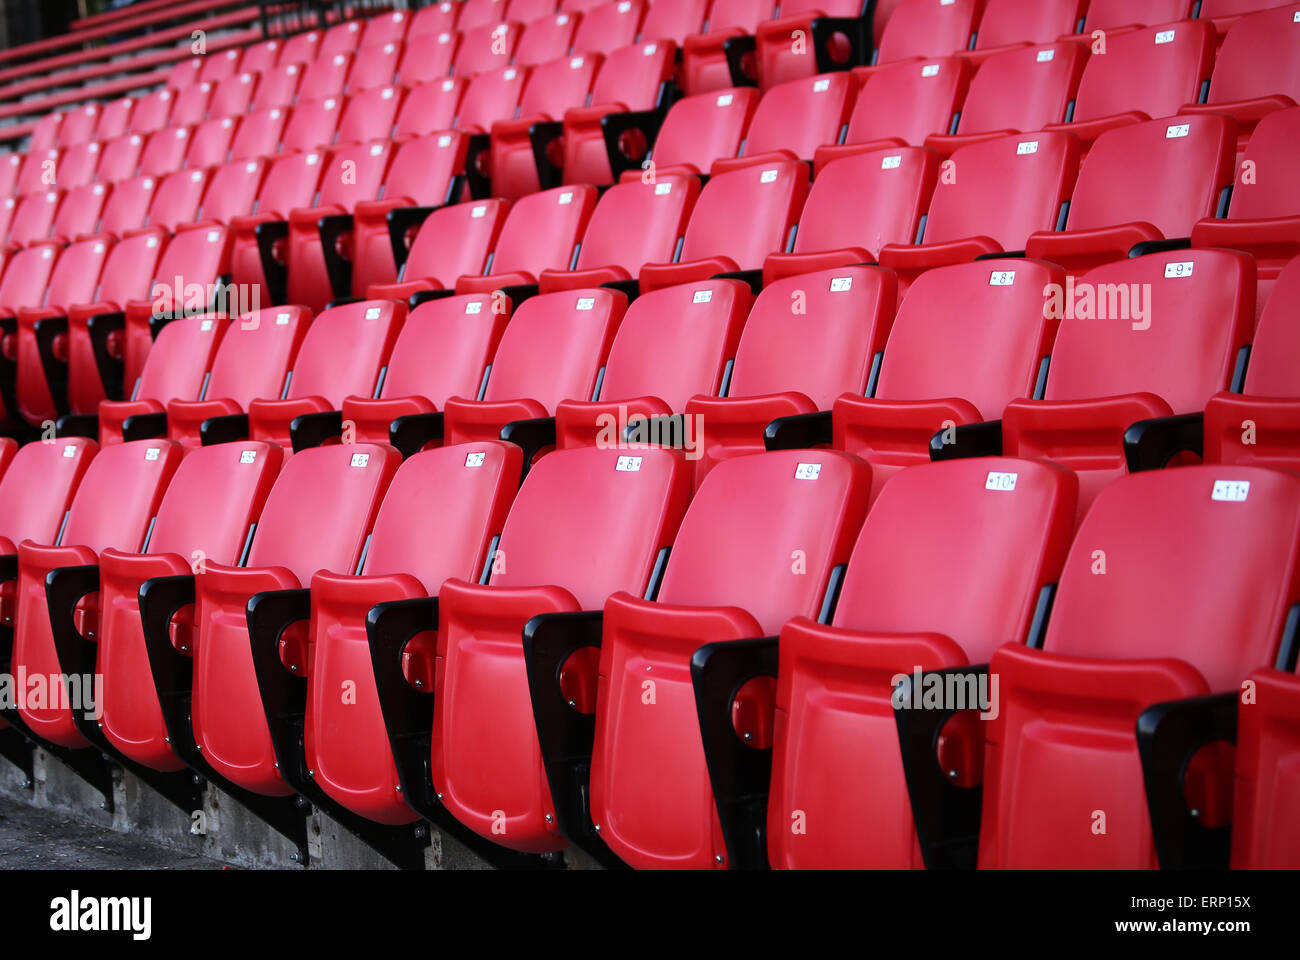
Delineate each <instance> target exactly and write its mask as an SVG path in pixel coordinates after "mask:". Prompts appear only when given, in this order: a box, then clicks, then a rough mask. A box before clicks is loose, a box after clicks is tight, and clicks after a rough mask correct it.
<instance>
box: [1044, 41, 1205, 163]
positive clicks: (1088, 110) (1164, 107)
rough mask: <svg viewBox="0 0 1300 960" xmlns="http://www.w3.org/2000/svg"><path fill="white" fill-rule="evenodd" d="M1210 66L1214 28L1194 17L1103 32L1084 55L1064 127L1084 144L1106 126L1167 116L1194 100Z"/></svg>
mask: <svg viewBox="0 0 1300 960" xmlns="http://www.w3.org/2000/svg"><path fill="white" fill-rule="evenodd" d="M1213 66H1214V29H1213V28H1212V27H1210V26H1209V25H1208V24H1205V23H1198V22H1196V21H1194V20H1191V21H1182V22H1179V23H1166V24H1162V25H1160V26H1154V27H1149V28H1147V29H1145V30H1138V31H1135V32H1132V33H1122V34H1118V35H1114V36H1109V37H1107V39H1106V52H1105V53H1104V54H1095V55H1094V56H1092V57H1090V58H1089V59H1088V63H1087V66H1085V67H1084V70H1083V78H1082V79H1081V80H1080V81H1079V93H1078V97H1077V98H1076V100H1075V105H1074V116H1073V118H1072V119H1071V121H1070V122H1069V123H1060V124H1052V125H1050V126H1048V127H1047V129H1050V130H1069V131H1070V132H1071V133H1073V134H1074V135H1075V136H1077V137H1079V139H1081V140H1082V141H1083V142H1084V143H1085V144H1090V143H1092V142H1093V141H1094V140H1096V139H1097V138H1098V137H1099V136H1101V135H1102V134H1103V133H1105V132H1106V131H1108V130H1113V129H1115V128H1116V127H1120V126H1124V125H1126V124H1132V123H1140V122H1141V121H1143V120H1151V119H1159V118H1160V117H1171V116H1173V115H1174V114H1176V113H1179V112H1180V109H1181V107H1182V105H1183V104H1185V103H1196V102H1198V101H1199V100H1200V97H1201V89H1202V87H1203V86H1204V84H1205V82H1206V81H1207V80H1208V79H1209V76H1210V70H1211V69H1212V67H1213Z"/></svg>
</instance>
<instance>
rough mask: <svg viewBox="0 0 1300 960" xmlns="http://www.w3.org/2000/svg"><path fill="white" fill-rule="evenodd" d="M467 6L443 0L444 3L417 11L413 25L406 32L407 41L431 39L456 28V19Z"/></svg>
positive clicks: (412, 20) (451, 0) (413, 17)
mask: <svg viewBox="0 0 1300 960" xmlns="http://www.w3.org/2000/svg"><path fill="white" fill-rule="evenodd" d="M465 6H466V4H462V3H455V2H453V0H443V2H442V3H435V4H430V5H429V6H427V7H421V8H420V9H419V10H416V11H415V14H414V16H412V17H411V25H410V26H409V27H408V28H407V30H406V36H407V39H410V40H414V39H415V38H416V37H429V36H432V35H435V34H439V33H444V32H446V31H448V30H451V29H452V28H454V27H455V26H456V18H457V16H458V15H459V14H460V12H461V10H462V9H463V8H464V7H465Z"/></svg>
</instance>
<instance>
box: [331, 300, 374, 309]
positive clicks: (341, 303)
mask: <svg viewBox="0 0 1300 960" xmlns="http://www.w3.org/2000/svg"><path fill="white" fill-rule="evenodd" d="M363 302H365V297H335V298H334V299H333V300H331V301H329V302H328V303H326V304H325V309H326V310H333V309H334V308H335V307H345V306H347V305H348V304H349V303H363Z"/></svg>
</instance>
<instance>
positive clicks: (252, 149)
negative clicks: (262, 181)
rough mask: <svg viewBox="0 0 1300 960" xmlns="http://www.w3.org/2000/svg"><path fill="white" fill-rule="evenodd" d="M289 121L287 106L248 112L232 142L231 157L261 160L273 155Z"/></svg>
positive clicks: (233, 158)
mask: <svg viewBox="0 0 1300 960" xmlns="http://www.w3.org/2000/svg"><path fill="white" fill-rule="evenodd" d="M288 122H289V110H288V108H287V107H267V108H266V109H265V110H255V111H253V112H252V113H249V114H246V115H245V116H244V118H243V119H242V120H240V121H239V129H238V130H236V131H235V136H234V139H233V140H231V142H230V159H231V160H260V159H262V158H263V157H267V156H271V155H272V154H274V153H275V152H276V150H277V149H279V146H280V138H281V136H282V135H283V133H284V128H285V126H286V125H287V124H288ZM313 146H314V144H313Z"/></svg>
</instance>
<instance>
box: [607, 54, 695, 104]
mask: <svg viewBox="0 0 1300 960" xmlns="http://www.w3.org/2000/svg"><path fill="white" fill-rule="evenodd" d="M676 55H677V46H676V45H675V44H672V43H669V42H667V41H665V40H656V41H652V42H651V43H637V44H631V45H629V46H626V47H619V48H618V49H617V50H610V51H606V53H605V62H604V64H602V65H601V68H600V73H598V74H597V75H596V83H595V85H594V86H593V87H592V88H591V105H592V106H598V105H600V104H604V103H621V104H623V105H624V106H626V107H627V108H628V109H629V110H649V109H651V108H652V107H654V106H655V104H656V103H657V102H658V100H659V92H660V87H661V86H662V85H663V84H664V83H665V82H667V81H668V80H669V79H670V78H671V77H672V75H673V68H674V64H675V57H676Z"/></svg>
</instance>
